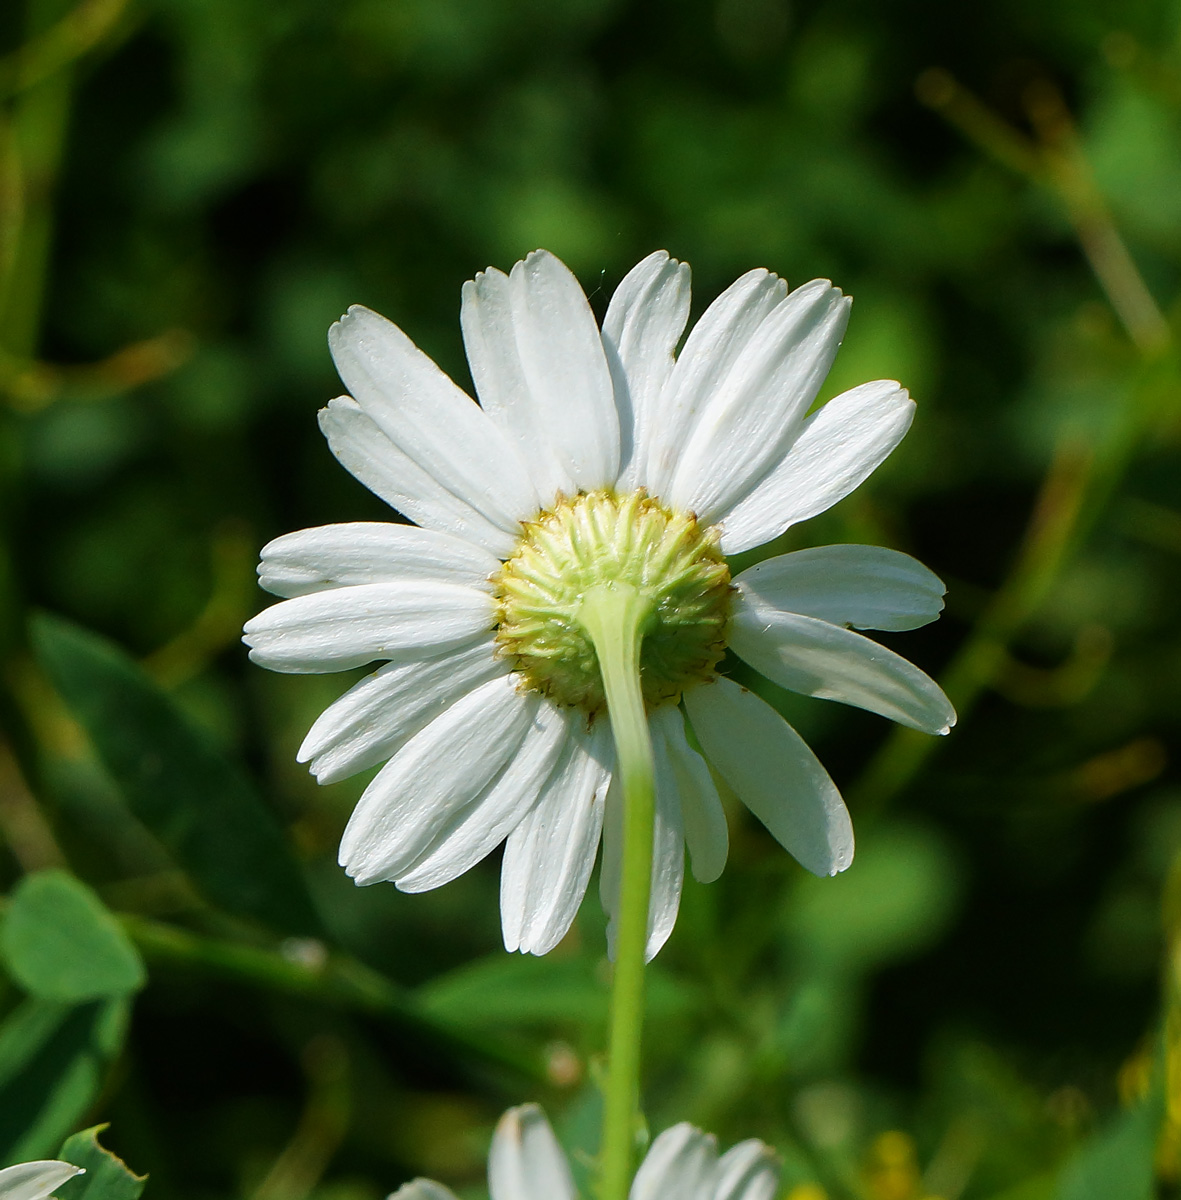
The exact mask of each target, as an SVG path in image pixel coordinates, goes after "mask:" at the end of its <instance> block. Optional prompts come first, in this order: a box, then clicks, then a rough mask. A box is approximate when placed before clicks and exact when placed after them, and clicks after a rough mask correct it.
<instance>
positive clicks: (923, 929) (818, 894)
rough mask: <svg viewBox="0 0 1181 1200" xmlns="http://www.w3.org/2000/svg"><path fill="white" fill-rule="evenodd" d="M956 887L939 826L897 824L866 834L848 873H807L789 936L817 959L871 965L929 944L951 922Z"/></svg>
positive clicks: (859, 967) (803, 953)
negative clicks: (819, 875) (826, 875)
mask: <svg viewBox="0 0 1181 1200" xmlns="http://www.w3.org/2000/svg"><path fill="white" fill-rule="evenodd" d="M958 891H959V887H958V881H957V879H956V874H955V867H954V863H953V860H952V856H951V853H950V851H949V850H948V848H947V846H946V844H945V843H944V842H943V840H942V839H941V838H940V837H939V836H938V835H937V834H936V833H935V832H934V831H933V830H928V829H923V828H920V827H918V826H902V825H895V826H892V827H890V828H884V829H880V830H877V831H876V832H875V833H874V835H873V836H872V837H871V838H863V839H862V841H861V843H860V844H859V845H858V848H857V856H856V858H855V859H854V860H853V865H852V866H851V867H850V868H849V870H848V871H846V872H845V873H844V874H843V875H838V876H836V877H835V878H833V879H816V878H814V877H812V876H805V877H803V878H801V880H800V884H799V887H798V888H797V889H796V891H795V892H794V893H793V896H792V901H791V904H790V907H789V909H788V913H787V927H788V936H789V937H790V938H791V940H792V941H793V942H794V943H796V947H797V952H798V954H799V955H800V957H801V958H803V959H804V960H806V961H810V962H811V963H812V964H814V965H817V966H823V967H825V968H827V969H835V970H841V969H844V970H853V971H867V970H870V969H871V968H873V967H876V966H878V965H880V964H882V963H885V962H890V961H891V960H894V959H897V958H901V957H904V956H906V955H908V954H914V953H916V952H917V951H919V950H921V949H923V947H925V946H928V945H930V944H931V943H932V942H933V941H934V940H935V939H936V938H937V937H938V936H939V934H940V933H941V932H942V930H943V929H944V928H946V926H947V923H948V921H949V919H950V918H951V915H952V913H953V912H954V910H955V905H956V901H957V898H958Z"/></svg>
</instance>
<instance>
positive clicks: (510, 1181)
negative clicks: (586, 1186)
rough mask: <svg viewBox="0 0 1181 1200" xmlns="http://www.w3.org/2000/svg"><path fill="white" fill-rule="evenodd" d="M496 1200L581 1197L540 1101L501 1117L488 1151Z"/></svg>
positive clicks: (490, 1181)
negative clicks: (538, 1104)
mask: <svg viewBox="0 0 1181 1200" xmlns="http://www.w3.org/2000/svg"><path fill="white" fill-rule="evenodd" d="M488 1190H489V1192H490V1193H491V1197H492V1200H578V1193H577V1192H576V1191H575V1189H574V1178H573V1176H572V1175H571V1174H570V1165H569V1163H567V1162H566V1156H565V1155H564V1154H563V1153H562V1147H561V1146H559V1145H558V1139H557V1138H556V1137H554V1131H553V1130H552V1129H551V1128H550V1123H549V1122H548V1121H547V1120H546V1119H545V1114H544V1113H543V1112H542V1111H541V1109H540V1108H538V1107H537V1105H536V1104H522V1105H521V1106H520V1107H519V1108H510V1109H509V1110H508V1112H506V1113H505V1114H504V1116H503V1117H501V1118H500V1123H499V1124H498V1125H497V1126H496V1133H495V1135H494V1136H493V1138H492V1149H491V1151H490V1152H489V1154H488Z"/></svg>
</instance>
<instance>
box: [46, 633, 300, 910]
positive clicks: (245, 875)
mask: <svg viewBox="0 0 1181 1200" xmlns="http://www.w3.org/2000/svg"><path fill="white" fill-rule="evenodd" d="M33 636H34V643H35V645H36V648H37V653H38V655H39V656H40V659H41V661H42V663H43V664H44V666H45V669H46V671H47V672H48V674H49V675H50V677H51V678H52V679H53V681H54V684H55V685H56V686H57V688H58V689H59V690H60V691H61V694H62V696H63V697H64V698H65V700H66V702H67V703H68V704H69V705H70V707H71V709H72V710H73V711H74V713H75V714H76V715H77V717H78V719H79V720H80V721H81V722H82V723H83V725H84V726H85V727H86V730H87V732H88V733H89V734H90V737H91V738H92V739H93V742H94V745H95V748H96V750H97V751H98V753H99V755H100V757H101V758H102V760H103V763H104V765H105V766H106V768H107V769H108V770H109V771H110V773H111V775H112V776H113V777H114V779H115V781H116V783H117V784H118V785H119V788H120V791H121V792H122V794H123V797H124V799H125V800H126V802H127V805H128V807H129V808H130V809H131V811H132V812H133V813H134V814H135V815H136V816H137V817H138V818H139V819H140V820H141V821H142V822H143V823H144V824H145V825H146V826H147V827H148V828H149V829H150V830H151V831H152V833H154V834H155V835H156V837H157V838H159V839H160V841H161V842H162V843H163V845H164V846H165V847H166V848H167V849H168V850H169V852H170V853H172V854H173V855H174V856H175V858H176V860H177V862H178V863H179V864H180V865H181V866H183V867H184V868H185V869H186V870H187V871H189V872H190V874H191V876H192V879H193V881H194V882H195V883H196V885H197V886H198V887H199V888H200V889H201V890H202V891H203V892H204V894H205V895H206V896H207V897H208V899H209V900H210V901H212V902H213V903H214V904H219V905H221V906H222V907H224V908H225V909H227V910H228V911H229V912H232V913H236V914H240V915H243V916H248V917H254V918H257V919H259V920H262V921H265V922H267V923H269V924H270V925H272V926H274V927H275V928H276V929H280V930H285V931H289V932H295V933H308V932H314V931H315V929H316V928H317V921H316V918H315V915H314V913H313V910H312V905H311V901H310V900H309V898H308V895H307V892H306V890H305V888H304V885H303V882H302V880H301V879H300V876H299V872H298V870H297V869H296V867H295V865H294V864H293V863H292V861H291V858H290V855H289V853H288V850H287V847H286V844H285V843H284V840H283V835H282V833H281V831H280V829H279V826H278V824H277V822H276V821H275V820H274V818H273V817H272V816H271V815H270V813H269V812H268V811H267V810H266V808H265V807H264V806H263V804H262V802H261V801H260V800H259V799H258V797H257V796H256V795H255V793H254V792H253V790H252V789H251V787H250V785H249V784H248V783H247V781H246V780H245V779H244V778H243V776H242V775H241V774H240V773H239V772H238V771H236V770H234V768H233V767H231V766H230V764H229V763H227V762H226V761H225V760H224V759H223V758H222V757H221V756H220V755H219V754H217V753H216V752H215V751H214V750H213V749H212V748H211V747H210V746H209V745H208V744H207V742H206V740H205V739H204V738H203V737H202V736H201V734H200V733H198V732H197V731H196V730H194V729H193V728H192V727H191V725H190V724H189V722H188V721H187V720H186V719H185V718H184V716H183V715H182V714H181V713H180V712H178V711H177V709H176V707H175V705H174V704H173V702H172V701H171V700H170V699H169V697H168V696H167V695H166V694H165V693H164V692H163V691H161V690H160V689H159V688H158V687H156V686H155V685H154V684H153V683H152V682H151V680H150V679H148V677H147V676H146V675H144V673H143V672H142V671H141V670H139V669H138V668H137V667H136V666H135V664H134V663H133V662H132V661H131V660H130V659H129V658H128V657H127V656H126V655H125V654H124V653H122V652H121V651H120V650H119V649H118V648H117V647H115V646H114V645H112V644H111V643H110V642H107V641H105V640H104V639H102V638H98V637H96V636H94V635H93V634H89V633H86V632H84V631H83V630H81V629H78V628H77V627H76V626H74V625H71V624H70V623H69V622H67V621H63V620H60V619H58V618H53V617H49V616H40V617H38V618H37V620H36V622H35V625H34V630H33Z"/></svg>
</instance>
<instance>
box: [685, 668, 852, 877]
mask: <svg viewBox="0 0 1181 1200" xmlns="http://www.w3.org/2000/svg"><path fill="white" fill-rule="evenodd" d="M685 708H686V709H687V710H688V712H689V719H690V720H691V721H692V722H693V731H694V732H695V733H696V734H697V740H698V741H699V742H700V743H701V748H702V749H703V750H704V751H705V756H706V758H708V759H709V761H710V763H711V764H712V765H713V767H714V769H715V770H716V771H717V772H718V773H719V774H720V775H721V776H722V778H723V779H725V781H726V782H727V783H728V784H729V785H730V786H731V787H732V788H733V789H734V791H735V792H736V793H737V795H738V798H739V799H740V800H741V801H742V802H743V803H744V804H745V805H746V806H747V808H749V809H750V810H751V812H753V813H754V815H755V816H756V817H758V818H759V820H760V821H762V822H763V824H764V825H766V827H767V828H768V829H769V830H770V831H771V834H772V836H773V837H774V838H775V839H776V841H778V842H779V843H780V845H782V846H783V847H784V848H785V849H786V850H787V851H788V852H789V853H790V854H791V855H792V856H793V857H794V858H795V859H796V860H797V861H798V862H799V863H800V865H801V866H804V867H806V868H807V869H808V870H809V871H811V872H812V873H813V874H814V875H835V874H837V872H838V871H843V870H844V869H845V868H846V867H847V866H848V865H849V864H850V863H851V862H852V861H853V824H852V822H851V821H850V820H849V813H848V810H847V809H846V808H845V802H844V801H843V800H842V799H841V794H840V792H838V791H837V789H836V784H834V783H833V781H832V780H831V779H830V778H829V777H828V772H827V771H826V770H825V769H824V768H823V767H822V766H821V765H820V761H819V760H818V759H817V757H816V755H814V754H813V753H812V751H811V750H809V749H808V747H807V746H806V745H805V744H804V740H803V738H801V737H800V735H799V734H798V733H796V731H795V730H794V729H792V727H791V726H790V725H789V724H788V723H787V722H786V721H785V720H784V719H783V718H782V717H781V716H780V715H779V714H778V713H777V712H776V711H775V710H774V709H773V708H772V707H771V706H770V705H769V704H767V703H766V702H765V701H764V700H761V699H760V698H759V697H758V696H756V695H755V694H754V693H753V692H748V691H747V690H746V689H745V688H741V687H739V686H738V684H736V683H734V682H733V681H732V680H729V679H717V680H715V681H714V682H713V683H709V684H704V685H702V686H701V687H696V688H692V689H690V690H689V691H687V692H686V693H685Z"/></svg>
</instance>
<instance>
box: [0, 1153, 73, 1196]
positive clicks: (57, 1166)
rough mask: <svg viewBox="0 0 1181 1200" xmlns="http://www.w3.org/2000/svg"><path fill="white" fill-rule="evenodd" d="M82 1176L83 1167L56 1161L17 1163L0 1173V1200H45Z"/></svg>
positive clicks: (44, 1160)
mask: <svg viewBox="0 0 1181 1200" xmlns="http://www.w3.org/2000/svg"><path fill="white" fill-rule="evenodd" d="M82 1174H85V1172H84V1171H83V1170H82V1168H81V1167H76V1166H74V1164H73V1163H67V1162H58V1161H57V1160H56V1159H43V1160H41V1161H39V1162H27V1163H17V1164H16V1165H15V1166H12V1167H5V1168H4V1170H2V1171H0V1200H44V1197H46V1196H49V1195H52V1194H53V1192H54V1191H55V1190H56V1189H57V1188H59V1187H61V1185H62V1184H63V1183H65V1182H66V1180H67V1179H73V1178H74V1176H75V1175H82Z"/></svg>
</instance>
